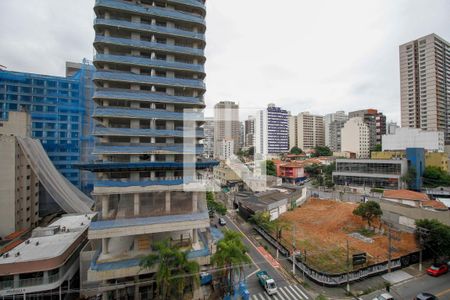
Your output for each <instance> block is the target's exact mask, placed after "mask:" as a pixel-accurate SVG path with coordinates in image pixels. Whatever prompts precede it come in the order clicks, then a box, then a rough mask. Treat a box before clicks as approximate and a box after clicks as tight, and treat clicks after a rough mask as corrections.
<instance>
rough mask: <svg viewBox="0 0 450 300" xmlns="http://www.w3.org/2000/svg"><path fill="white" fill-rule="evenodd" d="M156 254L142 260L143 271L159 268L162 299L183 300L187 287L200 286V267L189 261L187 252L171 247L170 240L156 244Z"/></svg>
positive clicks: (158, 284) (159, 288)
mask: <svg viewBox="0 0 450 300" xmlns="http://www.w3.org/2000/svg"><path fill="white" fill-rule="evenodd" d="M154 249H155V250H156V253H155V254H153V253H152V254H149V255H147V256H145V257H144V258H142V260H141V262H140V267H141V269H152V268H154V267H157V271H156V286H157V294H158V296H159V298H160V299H163V300H165V299H173V298H177V299H181V298H182V297H183V294H184V293H185V288H186V286H187V285H192V286H193V287H195V286H196V285H198V284H199V277H198V276H197V275H198V272H199V270H200V266H199V265H198V263H197V262H195V261H189V260H188V258H187V252H182V251H181V250H180V248H179V247H174V246H172V245H170V242H169V240H164V241H161V242H158V243H156V244H155V246H154Z"/></svg>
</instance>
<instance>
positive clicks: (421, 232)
mask: <svg viewBox="0 0 450 300" xmlns="http://www.w3.org/2000/svg"><path fill="white" fill-rule="evenodd" d="M417 232H418V233H419V244H420V245H419V246H420V251H419V271H420V272H422V251H423V242H424V240H423V236H424V235H428V233H429V232H430V231H429V230H428V229H426V228H423V227H417Z"/></svg>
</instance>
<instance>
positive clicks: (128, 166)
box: [75, 160, 219, 172]
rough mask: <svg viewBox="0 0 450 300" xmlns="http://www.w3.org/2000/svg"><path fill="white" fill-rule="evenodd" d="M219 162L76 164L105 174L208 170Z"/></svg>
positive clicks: (84, 168)
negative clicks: (191, 169) (184, 169)
mask: <svg viewBox="0 0 450 300" xmlns="http://www.w3.org/2000/svg"><path fill="white" fill-rule="evenodd" d="M218 164H219V161H217V160H210V161H199V162H195V163H189V162H185V163H183V162H170V161H151V162H150V161H149V162H135V163H132V162H128V163H113V162H95V163H84V164H83V163H81V164H76V165H75V166H76V167H77V168H80V169H83V170H91V171H93V172H103V171H108V170H141V169H142V170H147V169H180V168H196V169H207V168H211V167H214V166H217V165H218Z"/></svg>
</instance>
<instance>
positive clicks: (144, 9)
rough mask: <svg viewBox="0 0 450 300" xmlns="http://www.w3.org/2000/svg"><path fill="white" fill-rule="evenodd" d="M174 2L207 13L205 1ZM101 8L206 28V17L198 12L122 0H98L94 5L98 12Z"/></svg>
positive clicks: (175, 0)
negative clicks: (123, 0)
mask: <svg viewBox="0 0 450 300" xmlns="http://www.w3.org/2000/svg"><path fill="white" fill-rule="evenodd" d="M170 2H173V3H182V4H183V5H189V6H191V8H195V9H200V10H201V12H202V13H203V14H205V13H206V8H205V5H204V3H202V2H199V1H195V0H188V1H177V0H171V1H170ZM100 9H113V10H115V11H121V12H125V13H130V14H138V15H142V16H155V17H160V18H165V19H168V20H173V21H179V22H180V21H182V22H186V23H189V24H194V25H200V26H201V28H205V24H206V22H205V19H204V18H203V17H202V16H200V15H196V14H191V13H187V12H181V11H177V10H173V9H168V8H163V7H157V6H151V5H142V4H135V3H127V2H122V1H114V0H96V1H95V5H94V10H95V11H96V13H98V11H99V10H100Z"/></svg>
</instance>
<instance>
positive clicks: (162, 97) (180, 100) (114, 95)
mask: <svg viewBox="0 0 450 300" xmlns="http://www.w3.org/2000/svg"><path fill="white" fill-rule="evenodd" d="M93 98H94V99H114V100H135V101H148V102H159V103H174V104H193V105H201V106H205V104H204V102H203V98H197V97H184V96H170V95H168V94H166V93H160V92H147V91H130V90H123V89H97V90H96V91H95V93H94V96H93Z"/></svg>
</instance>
